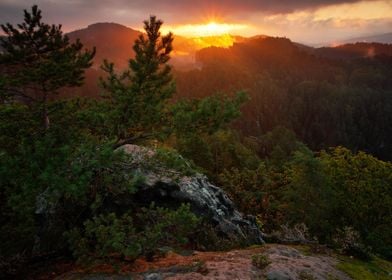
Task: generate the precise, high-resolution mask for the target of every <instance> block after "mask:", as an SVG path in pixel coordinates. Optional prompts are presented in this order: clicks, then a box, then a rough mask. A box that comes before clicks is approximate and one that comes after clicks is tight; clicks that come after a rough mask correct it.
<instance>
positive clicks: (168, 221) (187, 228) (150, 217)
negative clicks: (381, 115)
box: [137, 204, 200, 260]
mask: <svg viewBox="0 0 392 280" xmlns="http://www.w3.org/2000/svg"><path fill="white" fill-rule="evenodd" d="M137 216H138V220H139V223H140V224H143V225H144V226H143V227H142V228H141V230H140V232H139V234H138V236H139V240H140V243H141V245H142V254H143V255H144V256H146V258H147V259H148V260H151V259H152V257H153V256H154V255H155V254H156V253H157V249H159V248H160V247H163V246H172V247H178V246H181V245H184V244H186V243H188V242H189V237H190V236H191V235H192V233H193V232H194V231H195V230H196V228H197V226H198V225H199V223H200V220H199V219H198V218H197V217H196V216H195V215H194V214H193V213H192V212H191V211H190V206H189V205H184V204H183V205H181V206H180V207H179V208H178V209H177V210H175V211H173V210H170V209H167V208H162V207H157V208H155V206H154V204H152V205H151V206H150V207H149V208H143V209H142V211H141V212H140V213H139V214H138V215H137Z"/></svg>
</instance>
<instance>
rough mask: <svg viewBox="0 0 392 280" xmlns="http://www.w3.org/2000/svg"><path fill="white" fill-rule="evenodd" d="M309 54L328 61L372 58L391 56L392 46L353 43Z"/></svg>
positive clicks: (312, 51)
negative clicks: (328, 59)
mask: <svg viewBox="0 0 392 280" xmlns="http://www.w3.org/2000/svg"><path fill="white" fill-rule="evenodd" d="M310 52H311V53H313V54H315V55H318V56H322V57H325V58H330V59H358V58H372V57H375V56H380V55H387V56H392V44H381V43H355V44H344V45H340V46H336V47H322V48H317V49H313V50H310Z"/></svg>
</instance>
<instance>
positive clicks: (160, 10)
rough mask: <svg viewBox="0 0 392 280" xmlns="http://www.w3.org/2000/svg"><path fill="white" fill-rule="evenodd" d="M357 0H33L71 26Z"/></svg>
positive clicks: (10, 17)
mask: <svg viewBox="0 0 392 280" xmlns="http://www.w3.org/2000/svg"><path fill="white" fill-rule="evenodd" d="M358 1H359V0H279V1H276V0H263V1H261V0H197V1H195V0H110V1H105V0H36V1H35V3H37V4H38V5H39V7H40V8H41V9H43V12H44V13H45V15H47V16H48V17H47V18H48V19H49V20H53V21H56V22H63V23H64V24H65V26H66V27H67V26H74V25H76V24H79V23H82V22H87V23H90V22H94V21H105V20H106V21H110V20H111V21H117V22H120V23H128V24H132V25H134V24H139V23H140V21H141V20H143V19H145V18H146V17H148V15H150V14H157V15H158V16H159V17H161V18H163V19H164V20H165V21H166V22H169V23H170V24H175V23H181V22H196V21H198V20H200V18H203V17H206V16H219V17H225V18H229V19H235V18H238V19H245V18H247V17H248V15H249V13H254V12H263V13H264V14H280V13H291V12H294V11H297V10H302V9H315V8H318V7H322V6H328V5H333V4H339V3H353V2H358ZM30 6H31V1H30V0H0V18H1V19H2V21H10V22H15V21H16V20H20V19H21V15H22V9H23V8H29V7H30Z"/></svg>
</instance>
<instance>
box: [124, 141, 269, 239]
mask: <svg viewBox="0 0 392 280" xmlns="http://www.w3.org/2000/svg"><path fill="white" fill-rule="evenodd" d="M120 149H121V150H122V151H124V152H125V153H127V154H130V155H131V158H132V165H133V166H134V168H135V169H134V170H135V172H138V173H139V174H140V175H141V176H143V177H144V180H143V183H141V184H140V186H139V187H138V191H137V193H136V194H135V199H136V200H137V201H138V202H141V203H145V204H149V203H151V202H154V203H155V204H156V205H162V206H167V207H176V206H179V205H180V204H182V203H188V204H190V206H191V209H192V211H193V212H194V213H195V214H197V215H198V216H201V217H204V218H205V219H206V220H207V221H208V222H209V223H210V224H211V225H213V226H214V227H215V229H216V230H217V231H218V233H220V234H221V235H223V236H225V237H227V238H229V239H233V240H243V241H245V242H246V243H248V244H260V243H264V241H263V234H262V233H261V231H260V230H259V228H258V227H257V224H256V219H255V218H254V217H253V216H244V215H243V214H241V213H240V212H239V211H238V210H237V209H236V207H235V205H234V204H233V202H232V201H231V200H230V199H229V197H228V196H227V195H226V194H225V192H224V191H223V190H222V189H221V188H219V187H217V186H215V185H214V184H212V183H211V182H210V181H209V180H208V178H207V177H206V176H205V175H203V174H200V173H194V174H192V175H183V174H181V173H180V172H177V171H176V170H170V169H167V168H165V167H164V166H156V162H155V163H154V166H151V165H149V164H148V161H149V159H151V158H153V157H154V154H155V153H154V152H153V151H152V150H150V149H147V148H144V147H140V146H136V145H125V146H123V147H121V148H120ZM146 163H147V164H146Z"/></svg>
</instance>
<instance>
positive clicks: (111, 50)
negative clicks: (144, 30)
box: [67, 23, 141, 68]
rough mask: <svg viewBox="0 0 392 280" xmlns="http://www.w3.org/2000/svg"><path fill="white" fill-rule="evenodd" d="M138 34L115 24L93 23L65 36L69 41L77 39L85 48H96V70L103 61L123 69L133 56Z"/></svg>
mask: <svg viewBox="0 0 392 280" xmlns="http://www.w3.org/2000/svg"><path fill="white" fill-rule="evenodd" d="M140 34H141V32H139V31H136V30H134V29H131V28H128V27H126V26H123V25H121V24H117V23H95V24H91V25H89V26H88V27H87V28H83V29H80V30H76V31H73V32H70V33H68V34H67V35H68V36H69V37H70V39H71V40H76V39H77V38H79V39H80V41H81V42H82V43H83V45H84V46H85V47H87V48H92V47H94V46H95V47H96V49H97V52H96V56H95V59H94V61H95V65H94V68H98V67H99V66H100V65H101V64H102V61H103V60H104V59H108V60H109V61H111V62H114V63H115V64H116V65H117V66H118V67H119V68H125V67H126V66H127V61H128V60H129V58H130V57H133V56H134V52H133V49H132V46H133V43H134V42H135V40H136V39H137V37H138V36H139V35H140Z"/></svg>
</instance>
